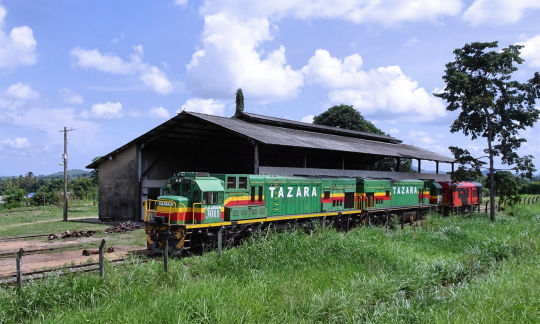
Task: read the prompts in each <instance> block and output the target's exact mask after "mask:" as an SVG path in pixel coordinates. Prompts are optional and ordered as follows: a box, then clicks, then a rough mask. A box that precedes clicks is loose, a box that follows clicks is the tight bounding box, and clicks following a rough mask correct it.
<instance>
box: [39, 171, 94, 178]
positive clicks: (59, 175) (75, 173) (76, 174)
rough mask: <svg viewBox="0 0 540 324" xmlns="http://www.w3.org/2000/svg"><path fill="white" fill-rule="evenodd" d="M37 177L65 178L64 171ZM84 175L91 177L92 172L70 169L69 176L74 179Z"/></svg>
mask: <svg viewBox="0 0 540 324" xmlns="http://www.w3.org/2000/svg"><path fill="white" fill-rule="evenodd" d="M37 177H38V178H54V179H56V178H64V171H61V172H56V173H53V174H49V175H40V176H37ZM82 177H90V172H88V171H84V170H79V169H74V170H68V178H70V179H72V178H82Z"/></svg>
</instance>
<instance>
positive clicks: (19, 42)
mask: <svg viewBox="0 0 540 324" xmlns="http://www.w3.org/2000/svg"><path fill="white" fill-rule="evenodd" d="M6 14H7V11H6V9H5V8H4V6H2V5H1V4H0V69H8V70H10V69H14V68H16V67H17V66H19V65H33V64H35V63H36V60H37V52H36V45H37V42H36V39H35V38H34V32H33V31H32V29H31V28H30V27H28V26H19V27H14V28H12V29H11V31H10V32H9V34H8V33H7V31H6V30H5V21H4V19H5V17H6Z"/></svg>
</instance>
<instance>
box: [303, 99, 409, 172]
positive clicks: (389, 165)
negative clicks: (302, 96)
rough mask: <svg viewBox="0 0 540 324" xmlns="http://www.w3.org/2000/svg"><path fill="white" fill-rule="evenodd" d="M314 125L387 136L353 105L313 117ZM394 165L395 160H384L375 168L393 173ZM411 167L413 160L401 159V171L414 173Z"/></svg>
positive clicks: (336, 107)
mask: <svg viewBox="0 0 540 324" xmlns="http://www.w3.org/2000/svg"><path fill="white" fill-rule="evenodd" d="M313 123H314V124H317V125H326V126H333V127H339V128H344V129H351V130H356V131H361V132H366V133H372V134H377V135H387V134H386V133H385V132H383V131H382V130H380V129H379V128H377V126H375V125H373V123H372V122H370V121H369V120H367V119H365V118H364V117H363V116H362V114H360V113H359V112H358V110H356V109H354V107H353V106H351V105H343V104H341V105H339V106H333V107H331V108H329V109H328V110H327V111H325V112H323V113H322V114H320V115H318V116H315V117H313ZM394 164H395V163H394V159H392V158H383V159H380V160H379V161H377V162H376V163H375V165H374V168H375V169H376V170H379V171H392V170H395V169H396V167H395V165H394ZM411 165H412V162H411V159H400V165H399V170H400V171H405V172H407V171H412V167H411Z"/></svg>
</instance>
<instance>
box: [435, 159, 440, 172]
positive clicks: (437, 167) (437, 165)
mask: <svg viewBox="0 0 540 324" xmlns="http://www.w3.org/2000/svg"><path fill="white" fill-rule="evenodd" d="M435 174H439V161H435Z"/></svg>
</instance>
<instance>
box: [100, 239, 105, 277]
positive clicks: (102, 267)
mask: <svg viewBox="0 0 540 324" xmlns="http://www.w3.org/2000/svg"><path fill="white" fill-rule="evenodd" d="M104 247H105V239H102V240H101V244H99V276H100V277H101V278H103V277H104V276H105V264H104V263H105V257H104V255H103V248H104Z"/></svg>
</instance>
